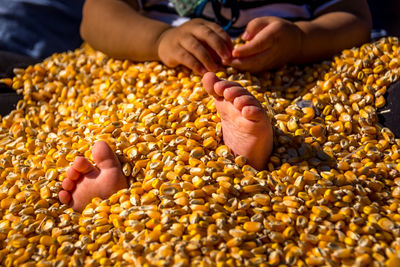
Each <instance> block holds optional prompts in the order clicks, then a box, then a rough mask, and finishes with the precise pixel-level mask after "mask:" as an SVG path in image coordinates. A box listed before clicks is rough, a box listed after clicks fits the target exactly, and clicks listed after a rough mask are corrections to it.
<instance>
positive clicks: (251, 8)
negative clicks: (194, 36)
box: [140, 0, 345, 36]
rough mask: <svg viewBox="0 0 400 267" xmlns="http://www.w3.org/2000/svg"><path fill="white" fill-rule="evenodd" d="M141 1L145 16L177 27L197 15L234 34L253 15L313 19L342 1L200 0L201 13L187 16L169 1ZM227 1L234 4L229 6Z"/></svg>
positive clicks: (295, 19)
mask: <svg viewBox="0 0 400 267" xmlns="http://www.w3.org/2000/svg"><path fill="white" fill-rule="evenodd" d="M141 1H142V2H141V3H140V7H141V11H142V13H143V14H144V15H145V16H147V17H150V18H153V19H157V20H160V21H163V22H166V23H168V24H171V25H172V26H179V25H180V24H182V23H185V22H187V21H188V20H190V19H191V18H194V17H200V18H203V19H206V20H209V21H214V22H216V23H218V24H220V25H221V26H222V27H225V29H226V30H227V32H228V33H229V34H230V35H231V36H237V35H239V34H240V33H241V32H243V31H244V29H245V27H246V25H247V24H248V23H249V22H250V21H251V20H252V19H254V18H257V17H263V16H275V17H280V18H284V19H287V20H290V21H298V20H312V19H314V18H315V17H317V16H318V15H319V14H322V13H323V12H324V10H326V9H327V8H329V7H331V6H333V5H335V4H337V3H339V2H342V1H345V0H308V1H307V0H288V1H277V0H230V1H228V6H227V4H225V5H223V4H222V3H221V0H203V4H204V7H203V8H202V9H201V10H200V11H201V12H198V13H197V14H193V15H191V16H188V17H181V16H179V15H178V13H177V12H176V10H175V8H174V5H173V4H172V3H171V2H170V1H168V0H141ZM224 2H226V0H225V1H224ZM229 3H233V4H231V5H230V6H229ZM234 9H237V10H234Z"/></svg>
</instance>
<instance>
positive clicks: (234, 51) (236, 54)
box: [232, 49, 239, 57]
mask: <svg viewBox="0 0 400 267" xmlns="http://www.w3.org/2000/svg"><path fill="white" fill-rule="evenodd" d="M232 56H233V57H238V56H239V53H238V51H237V50H236V49H234V50H233V51H232Z"/></svg>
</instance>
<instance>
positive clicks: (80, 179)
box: [59, 141, 128, 212]
mask: <svg viewBox="0 0 400 267" xmlns="http://www.w3.org/2000/svg"><path fill="white" fill-rule="evenodd" d="M92 155H93V159H94V162H95V163H96V165H97V168H96V167H94V166H93V165H92V163H90V162H89V161H88V160H87V159H86V158H84V157H78V158H76V159H75V161H74V163H73V164H72V166H71V167H70V168H69V169H68V170H67V178H66V179H65V180H64V181H63V183H62V187H63V189H64V190H62V191H60V193H59V198H60V201H61V202H62V203H64V204H69V205H70V206H71V207H72V208H73V209H74V210H76V211H79V212H81V211H82V210H83V209H84V208H85V207H86V205H87V204H89V203H90V202H91V201H92V199H93V198H94V197H100V198H103V199H105V198H108V197H109V196H111V195H112V194H114V193H115V192H117V191H118V190H120V189H123V188H126V187H127V186H128V183H127V181H126V177H125V176H124V175H123V173H122V170H121V165H120V163H119V161H118V158H117V157H116V155H115V154H114V152H113V151H112V150H111V148H110V147H109V146H108V145H107V143H106V142H104V141H98V142H96V143H95V144H94V146H93V150H92Z"/></svg>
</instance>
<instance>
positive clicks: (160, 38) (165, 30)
mask: <svg viewBox="0 0 400 267" xmlns="http://www.w3.org/2000/svg"><path fill="white" fill-rule="evenodd" d="M172 29H174V27H173V26H170V25H168V26H166V27H165V28H163V29H161V30H160V31H159V33H158V34H157V36H156V42H155V46H154V47H155V51H154V55H155V57H156V60H161V56H160V46H161V45H162V41H163V39H164V38H165V36H166V34H167V33H168V32H169V31H170V30H172Z"/></svg>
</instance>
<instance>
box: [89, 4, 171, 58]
mask: <svg viewBox="0 0 400 267" xmlns="http://www.w3.org/2000/svg"><path fill="white" fill-rule="evenodd" d="M168 28H170V25H168V24H166V23H163V22H159V21H156V20H153V19H149V18H147V17H144V16H142V15H141V14H140V13H139V12H138V11H136V10H135V9H133V8H132V7H131V6H129V5H128V4H127V3H125V2H123V1H119V0H87V1H86V2H85V5H84V8H83V18H82V23H81V35H82V38H83V39H84V40H85V41H87V42H88V43H89V44H90V45H91V46H92V47H93V48H95V49H98V50H100V51H102V52H104V53H106V54H108V55H110V56H112V57H115V58H126V59H131V60H137V61H146V60H159V57H158V53H157V44H158V38H159V36H160V35H161V34H162V33H163V32H164V31H165V30H166V29H168Z"/></svg>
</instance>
